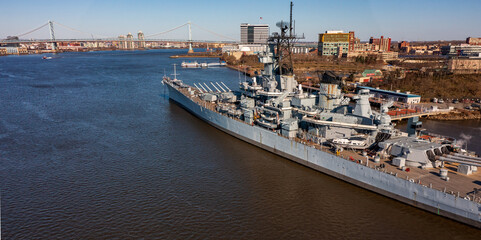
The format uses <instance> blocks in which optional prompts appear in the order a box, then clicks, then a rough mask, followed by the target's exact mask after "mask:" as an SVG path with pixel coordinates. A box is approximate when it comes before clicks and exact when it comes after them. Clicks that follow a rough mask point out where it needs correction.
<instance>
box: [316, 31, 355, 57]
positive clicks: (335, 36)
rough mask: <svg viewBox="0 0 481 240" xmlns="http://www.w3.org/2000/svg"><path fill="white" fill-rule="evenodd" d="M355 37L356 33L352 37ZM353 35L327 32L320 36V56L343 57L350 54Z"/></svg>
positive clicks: (341, 32)
mask: <svg viewBox="0 0 481 240" xmlns="http://www.w3.org/2000/svg"><path fill="white" fill-rule="evenodd" d="M353 36H354V32H353V34H352V37H353ZM350 37H351V33H344V32H343V31H326V32H325V33H321V34H319V44H318V54H319V55H320V56H342V55H343V54H347V53H348V52H349V41H350Z"/></svg>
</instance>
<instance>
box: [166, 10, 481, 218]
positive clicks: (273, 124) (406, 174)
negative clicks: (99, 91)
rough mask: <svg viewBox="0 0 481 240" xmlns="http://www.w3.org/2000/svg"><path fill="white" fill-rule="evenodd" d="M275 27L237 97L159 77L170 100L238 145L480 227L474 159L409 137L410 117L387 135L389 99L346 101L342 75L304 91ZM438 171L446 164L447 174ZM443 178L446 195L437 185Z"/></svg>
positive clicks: (445, 143) (216, 87) (362, 95)
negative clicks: (403, 127) (257, 69)
mask: <svg viewBox="0 0 481 240" xmlns="http://www.w3.org/2000/svg"><path fill="white" fill-rule="evenodd" d="M291 16H292V3H291ZM278 26H279V27H280V33H273V35H272V36H271V37H270V38H269V41H268V47H267V48H266V50H265V51H264V52H261V53H259V61H260V62H262V63H263V64H264V70H263V71H262V73H261V74H260V75H259V76H257V77H253V78H252V79H249V80H248V81H245V82H242V83H240V86H239V89H240V90H239V91H231V90H230V89H229V88H228V87H227V86H226V85H225V84H223V83H213V82H208V81H207V82H206V81H202V80H199V83H196V84H194V86H188V85H185V84H184V83H182V81H181V80H178V79H176V78H174V79H170V78H168V77H164V79H163V82H164V83H165V84H166V85H167V86H168V88H169V97H170V98H171V99H172V100H174V101H175V102H177V103H179V104H180V105H181V106H182V107H184V108H185V109H187V110H188V111H190V112H191V113H193V114H194V115H196V116H197V117H199V118H201V119H203V120H204V121H206V122H207V123H209V124H211V125H213V126H215V127H217V128H218V129H220V130H222V131H225V132H227V133H229V134H231V135H233V136H235V137H238V138H240V139H242V140H244V141H246V142H249V143H252V144H254V145H256V146H259V147H261V148H264V149H266V150H268V151H271V152H274V153H276V154H279V155H281V156H284V157H286V158H288V159H291V160H293V161H296V162H298V163H301V164H303V165H306V166H308V167H311V168H313V169H316V170H319V171H321V172H324V173H327V174H329V175H332V176H335V177H337V178H340V179H342V180H345V181H348V182H350V183H353V184H355V185H358V186H361V187H364V188H366V189H369V190H372V191H375V192H378V193H381V194H383V195H385V196H388V197H391V198H394V199H397V200H400V201H402V202H405V203H408V204H411V205H414V206H417V207H420V208H423V209H425V210H428V211H431V212H437V213H438V214H440V215H444V216H447V217H450V218H452V219H455V220H458V221H462V222H465V223H468V224H470V225H472V226H476V227H481V204H480V201H481V198H479V197H478V198H476V197H475V196H472V195H470V194H471V190H472V189H476V188H475V187H476V186H477V185H479V183H476V180H477V182H481V177H480V174H479V173H477V166H481V158H479V157H477V156H476V155H474V154H472V153H471V154H468V153H467V152H463V151H461V150H460V149H459V148H458V147H457V146H456V144H455V142H453V141H451V140H448V139H446V138H444V139H443V138H441V139H440V140H439V141H437V142H430V141H426V140H423V139H420V138H418V135H419V134H420V133H421V131H419V130H417V128H416V126H417V125H419V124H418V122H416V121H413V122H411V123H410V126H414V127H410V133H411V134H409V133H403V132H401V131H399V130H397V129H395V128H394V126H393V124H392V123H391V119H390V117H389V115H388V114H387V112H388V108H389V107H390V106H392V102H387V103H385V104H384V105H382V106H381V108H380V110H379V111H373V110H372V109H371V106H370V104H369V97H370V96H371V94H370V93H369V90H367V89H363V90H360V91H359V92H358V94H357V95H356V96H355V97H354V99H352V100H355V103H354V105H350V104H349V103H350V102H351V99H349V98H347V97H345V96H344V95H343V93H342V91H341V87H342V81H341V79H340V78H338V77H337V76H336V75H335V74H334V73H332V72H325V73H324V74H323V75H322V77H321V82H320V91H319V92H314V93H311V92H305V91H304V90H303V88H302V86H301V85H299V84H298V83H297V81H296V80H295V75H294V72H293V67H292V61H291V60H290V47H291V46H292V44H293V41H295V39H296V36H295V35H294V34H293V27H292V17H291V20H290V22H287V23H285V22H280V23H279V24H278ZM207 83H209V84H207ZM408 132H409V131H408ZM445 166H449V167H450V168H451V171H450V172H451V173H450V176H449V177H448V175H447V174H448V170H447V169H448V168H444V167H445ZM452 169H455V170H454V171H453V170H452ZM456 169H457V170H456ZM433 173H435V174H433ZM438 173H439V174H438ZM421 179H422V180H423V183H424V184H423V183H421ZM446 181H449V182H450V184H449V186H450V187H451V188H452V189H446V187H444V189H442V188H443V186H446V184H445V183H446ZM427 184H430V185H427ZM441 189H442V190H441Z"/></svg>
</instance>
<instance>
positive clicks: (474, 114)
mask: <svg viewBox="0 0 481 240" xmlns="http://www.w3.org/2000/svg"><path fill="white" fill-rule="evenodd" d="M427 119H430V120H443V121H444V120H445V121H455V120H476V119H478V120H481V110H471V111H470V110H463V109H457V110H455V111H452V112H451V113H449V114H442V115H434V116H429V117H427Z"/></svg>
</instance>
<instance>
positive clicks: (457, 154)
mask: <svg viewBox="0 0 481 240" xmlns="http://www.w3.org/2000/svg"><path fill="white" fill-rule="evenodd" d="M454 156H460V157H463V158H469V159H474V160H478V161H481V158H480V157H473V156H468V155H464V154H461V153H454Z"/></svg>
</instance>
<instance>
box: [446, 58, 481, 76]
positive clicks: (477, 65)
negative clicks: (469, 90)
mask: <svg viewBox="0 0 481 240" xmlns="http://www.w3.org/2000/svg"><path fill="white" fill-rule="evenodd" d="M448 71H449V72H452V73H454V74H472V73H481V58H451V59H449V60H448Z"/></svg>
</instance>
